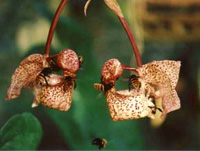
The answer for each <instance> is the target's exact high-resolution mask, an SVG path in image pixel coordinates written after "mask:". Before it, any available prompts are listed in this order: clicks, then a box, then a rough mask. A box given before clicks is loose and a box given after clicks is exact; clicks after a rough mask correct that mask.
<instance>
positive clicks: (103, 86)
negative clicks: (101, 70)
mask: <svg viewBox="0 0 200 151" xmlns="http://www.w3.org/2000/svg"><path fill="white" fill-rule="evenodd" d="M113 86H114V84H112V83H110V84H105V83H102V82H101V83H95V84H94V88H95V89H96V90H99V91H104V92H106V91H108V90H110V89H111V88H112V87H113Z"/></svg>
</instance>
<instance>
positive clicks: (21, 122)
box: [0, 113, 42, 150]
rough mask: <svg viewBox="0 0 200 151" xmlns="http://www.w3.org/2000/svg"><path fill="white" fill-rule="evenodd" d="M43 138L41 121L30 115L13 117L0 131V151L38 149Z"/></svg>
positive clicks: (24, 114)
mask: <svg viewBox="0 0 200 151" xmlns="http://www.w3.org/2000/svg"><path fill="white" fill-rule="evenodd" d="M41 137H42V128H41V125H40V123H39V121H38V120H37V119H36V118H35V117H34V116H33V115H32V114H30V113H23V114H16V115H15V116H13V117H11V118H10V119H9V120H8V121H7V122H6V124H5V125H4V126H3V127H2V128H1V131H0V149H10V150H11V149H12V150H15V149H31V150H34V149H37V147H38V145H39V143H40V140H41Z"/></svg>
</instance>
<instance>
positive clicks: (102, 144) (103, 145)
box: [92, 138, 108, 149]
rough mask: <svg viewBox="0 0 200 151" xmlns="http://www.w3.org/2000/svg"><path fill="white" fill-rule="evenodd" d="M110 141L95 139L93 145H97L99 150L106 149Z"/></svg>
mask: <svg viewBox="0 0 200 151" xmlns="http://www.w3.org/2000/svg"><path fill="white" fill-rule="evenodd" d="M107 143H108V141H107V140H106V139H101V138H95V139H93V140H92V145H96V146H98V147H99V149H102V148H106V145H107Z"/></svg>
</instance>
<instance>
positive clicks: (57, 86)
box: [34, 74, 74, 111]
mask: <svg viewBox="0 0 200 151" xmlns="http://www.w3.org/2000/svg"><path fill="white" fill-rule="evenodd" d="M47 82H48V85H47V84H46V82H45V80H44V79H43V78H42V77H38V79H37V81H36V83H35V88H34V90H35V100H34V103H35V104H42V105H44V106H46V107H49V108H53V109H57V110H60V111H67V110H69V109H70V107H71V103H72V92H73V89H74V83H73V81H69V82H67V83H66V82H65V80H64V77H62V76H59V75H56V74H51V75H50V77H47Z"/></svg>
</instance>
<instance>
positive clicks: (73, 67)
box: [57, 49, 80, 73]
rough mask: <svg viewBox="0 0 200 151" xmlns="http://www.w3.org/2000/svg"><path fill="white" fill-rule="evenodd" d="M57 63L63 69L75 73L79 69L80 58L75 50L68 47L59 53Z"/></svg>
mask: <svg viewBox="0 0 200 151" xmlns="http://www.w3.org/2000/svg"><path fill="white" fill-rule="evenodd" d="M57 65H58V67H59V68H61V69H63V70H67V71H68V72H71V73H74V72H77V71H78V70H79V66H80V65H79V58H78V56H77V54H76V53H75V52H74V51H73V50H71V49H66V50H63V51H61V52H60V53H59V54H58V56H57Z"/></svg>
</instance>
